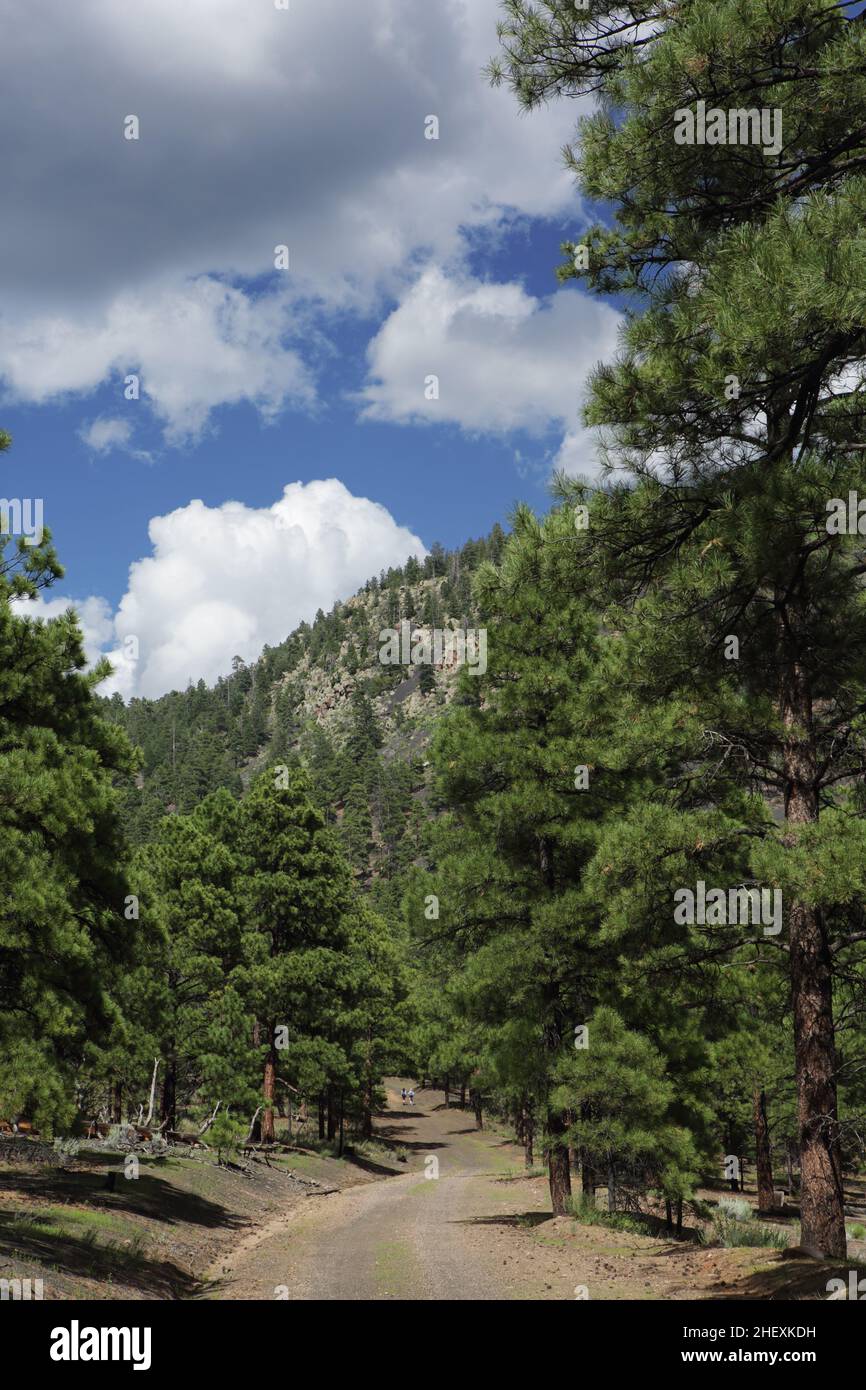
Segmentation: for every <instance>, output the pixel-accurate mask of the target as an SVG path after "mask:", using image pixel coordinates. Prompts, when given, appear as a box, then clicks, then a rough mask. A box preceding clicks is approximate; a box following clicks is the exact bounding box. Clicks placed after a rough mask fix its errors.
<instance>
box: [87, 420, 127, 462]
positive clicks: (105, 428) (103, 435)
mask: <svg viewBox="0 0 866 1390" xmlns="http://www.w3.org/2000/svg"><path fill="white" fill-rule="evenodd" d="M78 437H79V439H80V440H81V442H82V444H86V445H87V447H88V449H92V450H93V452H94V453H95V454H107V453H110V452H111V450H112V449H126V448H127V447H128V445H129V441H130V439H131V438H132V425H131V424H130V423H129V421H128V420H119V419H111V418H110V417H109V416H107V415H100V416H99V417H98V419H96V420H91V422H90V424H89V425H82V427H81V429H80V430H79V431H78Z"/></svg>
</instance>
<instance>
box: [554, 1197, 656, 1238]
mask: <svg viewBox="0 0 866 1390" xmlns="http://www.w3.org/2000/svg"><path fill="white" fill-rule="evenodd" d="M568 1210H569V1215H570V1216H572V1217H573V1218H574V1220H575V1221H579V1222H580V1223H581V1225H583V1226H606V1227H607V1228H608V1230H611V1231H627V1232H629V1234H631V1235H641V1236H645V1235H647V1234H648V1231H647V1225H646V1221H645V1220H644V1219H643V1218H641V1217H639V1216H632V1215H631V1214H630V1213H629V1212H626V1211H603V1210H602V1209H601V1207H597V1206H596V1205H595V1202H594V1201H593V1200H592V1198H590V1197H585V1196H583V1195H581V1196H580V1197H572V1198H571V1199H570V1201H569V1203H568Z"/></svg>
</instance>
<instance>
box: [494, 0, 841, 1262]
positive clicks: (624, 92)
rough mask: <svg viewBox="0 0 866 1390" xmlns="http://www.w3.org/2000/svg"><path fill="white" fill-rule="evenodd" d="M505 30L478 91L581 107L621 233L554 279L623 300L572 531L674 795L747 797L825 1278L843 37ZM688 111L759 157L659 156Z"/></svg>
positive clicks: (583, 16)
mask: <svg viewBox="0 0 866 1390" xmlns="http://www.w3.org/2000/svg"><path fill="white" fill-rule="evenodd" d="M505 8H506V11H507V14H508V16H509V18H508V20H507V21H506V22H505V24H504V26H503V31H502V32H503V39H504V42H505V47H506V55H505V59H504V62H502V63H501V64H498V65H497V64H494V66H493V76H494V79H497V80H498V79H500V78H501V77H502V76H503V75H507V76H508V78H509V80H510V81H511V83H512V85H513V87H514V89H515V90H516V92H517V94H518V96H519V98H520V100H521V101H522V102H523V103H524V104H525V105H527V106H532V105H533V104H535V103H537V102H540V101H542V100H546V99H548V98H549V97H550V96H552V95H554V94H567V95H582V94H586V93H589V92H593V91H596V92H598V93H599V94H600V98H601V100H600V102H599V109H598V111H597V113H596V114H595V115H593V116H592V117H589V118H587V119H586V120H585V121H584V122H583V123H582V145H581V149H580V152H579V153H573V154H572V156H571V159H572V164H573V167H574V169H575V171H576V173H577V174H578V176H579V178H580V181H581V184H582V188H583V190H584V192H585V194H586V195H587V196H588V197H589V198H597V199H605V200H608V201H609V202H611V203H612V204H613V205H614V211H615V221H614V223H613V225H612V226H604V227H602V226H598V227H595V228H591V229H590V230H589V231H588V232H587V233H586V234H585V236H584V237H583V240H582V243H581V246H582V247H583V248H585V250H584V251H583V252H579V249H578V248H575V247H574V246H571V247H570V248H569V257H570V259H569V263H568V266H567V267H566V268H565V269H564V272H563V273H564V275H566V276H570V275H573V274H577V275H582V276H584V277H585V279H586V280H587V281H588V283H589V284H590V285H591V286H592V287H594V288H596V289H598V290H600V291H602V292H627V293H629V294H631V295H632V296H634V298H635V300H636V301H642V303H643V313H641V314H634V315H633V316H632V317H631V318H630V319H629V321H628V324H627V326H626V330H625V335H624V339H623V351H622V354H621V357H620V360H619V361H618V362H616V363H614V364H613V365H609V366H605V367H603V368H602V369H600V370H599V371H598V372H597V373H596V375H595V378H594V380H593V383H592V395H591V400H590V404H589V407H588V411H587V419H588V421H589V422H590V423H592V424H596V425H601V426H604V428H605V430H606V450H607V457H608V458H609V459H610V460H611V461H612V462H615V463H616V464H618V465H619V466H620V467H622V468H623V469H624V470H625V472H626V474H631V476H632V482H634V481H635V480H636V481H637V482H638V483H640V484H641V486H638V487H636V488H634V487H631V486H629V485H628V484H622V485H619V486H615V487H613V488H612V489H611V495H610V501H609V506H608V507H607V508H601V509H599V512H598V513H597V515H596V516H595V518H594V521H593V525H594V527H595V528H596V538H597V541H598V545H599V549H600V551H601V553H602V557H603V567H604V572H605V576H606V581H607V583H608V584H609V585H610V586H611V590H612V592H613V593H614V594H615V595H616V596H617V597H618V598H619V600H620V604H621V608H620V614H621V616H622V630H623V631H624V632H625V631H626V629H627V628H629V629H630V635H629V636H628V638H627V640H629V641H630V643H631V652H632V655H633V660H634V664H635V667H636V669H639V671H640V678H639V681H638V684H639V688H640V692H641V696H642V698H643V700H645V701H646V700H659V699H668V698H671V697H675V696H678V697H680V698H683V699H686V698H688V699H691V700H693V701H698V702H700V708H701V712H702V720H703V723H704V726H705V727H706V728H707V729H712V730H713V731H714V739H715V746H714V747H713V748H712V749H709V748H708V749H707V750H706V756H705V758H704V760H703V766H702V768H701V770H700V772H698V771H697V770H696V772H695V777H697V776H700V775H702V776H703V777H704V778H705V784H706V785H707V786H708V787H709V788H710V790H713V788H712V775H713V774H712V768H713V767H714V766H716V765H717V764H718V758H719V754H720V753H724V752H725V750H727V760H728V762H729V765H730V766H729V771H730V772H731V773H732V774H733V773H736V775H737V778H738V781H739V785H740V787H741V788H742V789H743V791H744V792H746V791H747V790H748V791H757V792H758V793H759V795H760V796H761V797H762V798H763V802H764V807H765V814H764V817H763V822H762V825H761V827H760V829H759V830H758V829H756V827H755V824H754V819H755V818H754V816H750V817H744V821H745V825H744V827H743V828H745V827H746V826H748V829H747V833H749V834H758V835H759V837H760V840H761V845H762V851H763V852H762V853H761V854H756V855H755V856H754V858H755V861H756V862H755V864H754V869H755V874H756V877H758V878H759V881H760V879H763V881H764V882H770V883H773V884H775V885H777V886H780V887H781V889H782V891H783V893H784V896H785V904H786V912H785V916H786V927H787V948H788V960H789V975H790V987H791V998H792V1008H793V1023H794V1049H795V1062H796V1074H797V1086H798V1105H799V1123H800V1149H801V1167H802V1181H803V1190H802V1240H803V1244H804V1246H806V1247H808V1248H810V1249H813V1250H816V1251H820V1252H822V1253H824V1254H825V1255H827V1256H830V1257H843V1256H844V1254H845V1248H846V1241H845V1222H844V1204H843V1193H842V1177H841V1150H840V1135H839V1124H838V1108H837V1057H836V1047H835V1038H834V1021H833V973H834V964H835V960H836V958H837V956H838V953H839V952H843V953H847V952H848V951H849V950H850V949H851V946H852V945H853V944H854V942H855V939H856V937H857V933H856V932H852V930H851V922H852V914H851V912H850V908H849V905H850V903H851V901H852V898H856V897H857V896H858V894H859V874H858V873H857V872H856V871H854V872H849V874H848V875H847V876H846V875H844V874H842V875H832V874H830V875H829V876H830V877H831V878H834V880H835V881H834V882H833V883H832V884H831V883H830V882H828V881H826V880H827V878H828V865H827V862H826V860H827V855H828V854H829V853H830V851H829V844H830V841H831V839H832V838H834V837H837V836H838V835H840V834H843V833H844V835H845V839H846V843H847V846H848V849H847V853H848V855H849V859H848V863H849V864H856V862H857V859H856V856H857V855H858V854H859V849H858V845H859V841H860V838H861V836H862V829H861V825H860V823H859V822H858V820H857V814H858V812H859V806H858V804H857V793H856V788H857V783H858V779H859V778H861V777H862V775H863V773H864V771H866V765H864V745H863V742H862V736H861V730H860V721H861V716H862V711H863V709H864V703H866V702H864V689H866V627H864V617H866V613H864V605H863V602H862V574H863V572H864V552H863V546H862V541H861V539H860V537H859V534H855V535H853V536H846V535H837V534H833V533H832V532H831V531H830V530H829V529H828V526H827V515H828V504H829V503H831V502H832V499H833V498H845V497H847V495H848V491H849V489H856V486H857V482H858V478H859V473H860V453H861V450H862V447H863V446H862V432H863V423H864V405H863V400H864V397H863V391H862V382H861V380H860V374H859V369H858V368H857V367H856V366H855V365H854V364H856V363H858V362H861V361H862V360H863V357H864V349H866V330H864V322H866V317H864V304H866V261H864V257H863V254H862V252H863V242H862V226H863V217H864V211H866V191H864V190H866V185H864V182H863V179H862V174H861V169H862V165H863V156H864V146H866V129H864V124H863V119H862V111H863V100H864V96H866V57H864V47H863V45H864V37H863V26H862V23H860V22H859V16H856V15H852V14H850V13H849V12H848V11H847V9H846V7H844V6H841V7H837V8H836V9H834V10H831V11H827V10H826V9H825V8H823V7H821V6H818V5H815V4H814V3H803V0H782V3H781V4H778V3H776V0H750V3H749V4H748V5H743V4H740V3H737V0H729V3H725V4H718V3H715V0H713V3H710V0H690V3H687V4H685V5H680V6H677V7H675V8H674V9H669V10H662V9H659V10H655V9H650V10H648V11H647V10H641V11H633V12H631V13H630V14H627V15H626V16H625V18H623V17H622V16H621V12H620V11H619V10H616V9H614V8H613V7H611V8H610V9H608V7H606V6H605V7H601V8H600V7H598V6H595V5H593V6H591V7H590V9H588V10H586V11H582V10H575V9H574V7H572V6H566V5H561V4H559V3H555V4H554V3H551V4H549V5H546V6H545V12H544V14H543V15H542V14H540V13H539V12H538V11H537V10H536V9H535V7H534V6H532V5H529V4H527V3H524V0H509V3H508V4H507V5H506V7H505ZM649 20H651V21H652V32H651V33H648V32H646V29H645V26H646V24H647V21H649ZM699 101H702V102H705V103H706V107H707V108H712V109H721V110H722V111H723V112H724V111H726V110H730V109H734V110H735V113H736V111H743V112H744V113H746V112H747V111H748V110H749V109H751V108H755V109H757V110H760V109H765V110H766V111H767V112H768V113H769V114H770V115H771V116H773V113H778V117H776V116H773V119H774V121H775V122H776V125H777V126H778V125H779V122H780V131H779V139H778V141H774V142H773V143H772V144H771V143H770V142H769V141H765V142H763V143H761V142H760V141H755V140H752V141H747V142H745V143H744V142H743V141H742V140H734V141H733V142H721V143H717V144H711V143H706V144H704V143H701V142H699V141H695V140H688V139H686V140H683V139H680V138H678V136H677V132H678V130H679V131H680V132H681V133H682V132H683V131H684V130H685V131H687V124H686V120H687V117H688V115H689V113H691V114H694V112H695V110H696V107H697V103H698V102H699ZM614 109H616V111H617V115H616V116H614V114H613V113H614ZM684 113H685V114H684ZM765 146H766V147H765ZM612 621H619V618H617V619H612ZM732 638H733V639H736V643H737V644H738V655H737V656H736V657H735V656H733V652H734V651H735V650H736V648H735V647H734V646H733V645H732V643H731V640H730V639H732ZM732 660H733V661H735V662H736V664H735V665H734V666H732V665H731V664H730V663H731V661H732ZM849 789H854V790H853V792H852V790H849ZM724 797H728V798H729V788H728V787H726V788H725V789H724ZM777 809H778V810H780V811H781V813H782V815H783V816H784V821H783V823H782V824H781V825H780V826H778V827H776V826H775V825H774V824H773V814H774V812H775V811H776V810H777ZM804 856H805V857H806V859H807V860H808V861H810V862H811V864H813V865H815V866H816V872H815V873H814V875H813V874H812V873H810V872H809V871H808V869H804V865H803V859H804ZM822 878H823V879H824V880H825V882H823V883H820V886H819V883H816V879H817V880H820V879H822ZM807 880H808V882H807ZM840 880H841V881H840ZM831 926H832V929H833V930H834V931H838V935H837V936H836V938H835V941H834V940H833V939H832V937H831Z"/></svg>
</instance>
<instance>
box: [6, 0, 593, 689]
mask: <svg viewBox="0 0 866 1390" xmlns="http://www.w3.org/2000/svg"><path fill="white" fill-rule="evenodd" d="M40 11H41V12H42V13H41V14H40V13H39V12H40ZM497 14H498V6H497V4H496V0H433V2H432V3H431V4H429V5H414V4H407V3H406V0H368V3H367V4H365V6H363V7H358V6H357V5H356V4H354V3H353V0H292V6H291V12H290V13H288V14H287V13H285V12H277V11H276V10H275V7H274V6H273V3H272V0H188V3H186V4H185V5H183V6H178V5H177V4H176V3H175V0H140V3H138V4H137V5H136V6H134V7H127V6H118V5H117V4H115V3H110V2H109V0H78V3H77V4H76V6H74V7H69V6H58V5H57V4H55V3H54V2H53V0H26V2H25V0H7V4H6V7H5V13H4V48H5V52H6V65H5V66H6V71H7V74H8V77H7V78H6V79H4V84H3V89H2V92H0V108H2V109H0V157H2V159H3V163H4V169H5V170H7V171H8V173H7V177H6V182H5V186H4V223H5V226H4V232H3V239H4V246H3V255H2V257H0V305H2V311H0V391H2V425H3V427H4V428H6V429H8V430H9V431H10V432H11V433H12V435H13V437H14V447H13V450H12V452H11V454H9V455H8V456H7V457H6V459H5V460H4V461H3V463H2V465H0V466H2V469H3V473H2V480H0V482H2V485H0V494H2V495H5V496H7V497H22V498H34V497H35V498H42V499H43V504H44V514H45V521H46V524H48V525H49V526H50V527H51V529H52V532H53V535H54V538H55V541H56V544H57V547H58V550H59V553H60V557H61V560H62V562H63V563H64V565H65V567H66V577H65V579H64V580H63V581H61V583H60V585H59V586H58V587H57V591H56V592H55V593H53V594H52V596H51V597H50V601H49V602H48V603H47V604H43V605H40V611H45V612H46V613H49V614H50V613H51V612H56V611H58V608H62V607H63V606H64V605H65V604H66V603H68V602H73V603H74V604H75V605H76V606H77V607H78V608H79V610H80V613H81V618H82V624H83V627H84V630H85V636H86V639H87V645H88V651H89V653H90V654H91V655H95V654H96V653H97V651H103V652H106V653H108V654H109V655H113V654H115V653H117V652H118V651H119V650H120V649H121V648H122V647H123V644H124V643H126V644H127V645H128V639H129V638H130V637H131V636H134V637H135V639H136V642H135V645H136V646H137V647H138V648H139V650H140V655H139V657H138V659H137V661H136V662H135V663H134V664H130V663H128V662H127V663H119V669H118V675H117V678H116V680H115V682H114V683H113V686H112V688H115V689H119V690H120V691H121V693H122V694H124V695H125V696H128V695H132V694H145V695H151V696H152V695H157V694H160V693H162V691H163V690H165V689H169V688H173V687H175V686H179V685H180V686H182V685H183V684H185V682H186V680H187V679H189V678H193V679H196V678H198V677H199V676H204V678H205V679H207V680H212V679H215V677H216V676H217V675H218V674H219V673H220V672H221V671H223V670H225V669H227V667H228V664H229V662H230V660H231V656H232V655H233V654H234V653H235V651H237V652H239V653H240V654H241V655H243V656H244V657H245V658H246V659H252V658H253V657H254V656H255V655H256V654H257V652H258V651H259V650H260V649H261V646H262V644H263V642H265V641H268V642H274V641H279V640H280V639H281V638H282V637H284V636H285V635H286V634H287V633H288V631H290V630H291V628H292V627H293V626H295V624H296V623H297V622H298V621H299V620H300V619H301V618H302V617H310V616H312V614H313V613H314V612H315V610H316V608H317V607H319V606H320V605H321V606H323V607H329V606H330V604H331V603H333V601H334V600H335V599H336V598H339V597H345V596H347V595H348V594H349V593H350V592H352V591H353V590H354V589H355V588H357V587H358V585H359V584H361V583H362V582H363V581H364V579H365V578H367V577H368V575H369V574H371V573H375V572H377V571H378V570H379V569H380V568H382V567H387V566H388V565H389V564H396V563H400V562H402V560H403V559H405V558H406V554H407V553H408V552H409V551H410V550H419V549H421V548H423V547H424V546H429V545H430V544H431V543H432V542H433V541H434V540H441V541H442V542H443V543H444V544H445V545H446V546H459V545H460V544H462V542H463V541H464V540H465V539H467V538H468V537H469V536H471V535H479V534H483V533H485V532H486V531H488V530H489V529H490V527H491V526H492V524H493V523H494V522H495V521H497V520H504V518H505V517H506V515H507V513H508V511H509V509H510V508H511V506H512V505H513V503H514V502H515V501H516V500H517V499H525V500H527V501H529V502H530V503H531V504H532V505H534V506H536V507H538V508H543V507H544V506H546V505H547V502H548V495H547V484H548V480H549V476H550V473H551V470H552V468H553V466H554V464H558V465H563V466H565V467H567V468H569V469H571V470H572V471H580V472H585V471H588V470H590V469H591V468H592V466H593V458H594V452H593V444H592V440H591V439H590V437H589V436H588V435H587V434H586V432H585V431H583V429H582V427H581V424H580V402H581V396H582V390H583V383H584V381H585V378H586V374H587V372H588V371H589V370H590V368H591V367H592V365H593V364H594V363H595V362H596V361H597V360H599V358H604V357H609V356H610V354H611V352H612V351H613V350H614V347H615V342H616V333H617V328H618V317H617V314H616V311H615V310H614V309H613V308H611V307H609V306H603V305H600V304H599V303H598V302H596V301H592V300H590V299H589V298H588V297H587V296H585V295H583V294H582V293H580V292H579V291H577V290H576V289H575V288H574V287H573V286H569V287H567V288H561V287H558V285H557V282H556V278H555V267H556V264H557V262H558V261H559V259H560V253H559V244H560V242H561V241H562V240H563V239H566V238H572V237H575V238H576V237H578V236H579V234H580V230H581V228H582V227H583V226H584V225H585V223H586V220H587V218H586V215H585V212H584V210H583V209H582V207H581V205H580V201H579V198H578V195H577V193H576V191H575V190H574V187H573V185H572V182H571V178H570V176H569V175H568V174H567V172H566V171H565V170H564V168H563V166H562V161H561V157H560V153H559V152H560V149H561V147H562V144H563V143H564V142H565V141H566V140H567V139H569V138H571V136H572V135H573V131H574V124H575V120H576V117H577V115H578V110H577V108H576V106H575V104H574V103H572V104H570V105H569V104H567V103H560V104H558V105H557V106H556V107H551V108H548V109H546V110H544V111H542V112H540V113H539V114H538V115H537V116H532V117H528V118H527V117H526V116H522V115H521V114H520V113H519V112H518V111H517V109H516V104H515V102H514V99H513V97H512V96H511V95H510V93H508V92H507V91H505V90H499V91H495V92H494V91H492V90H491V89H490V88H489V86H488V85H487V83H486V82H485V80H484V78H483V76H482V75H481V67H482V64H483V63H484V62H485V61H486V59H487V58H488V57H489V56H490V55H491V54H492V53H493V51H494V49H495V47H496V37H495V22H496V18H497ZM40 21H42V25H43V26H44V27H41V26H40ZM37 33H38V34H39V35H40V39H39V42H38V43H36V42H35V41H34V35H35V34H37ZM45 92H51V93H52V100H51V101H50V102H46V101H44V100H43V99H42V97H40V96H39V95H38V94H40V93H43V94H44V93H45ZM431 113H434V114H435V115H436V117H437V120H438V121H439V132H438V134H439V138H438V139H437V140H429V139H426V138H425V135H426V131H427V128H428V117H429V115H430V114H431ZM130 114H134V115H135V116H136V118H137V121H138V130H137V131H136V134H137V136H138V138H137V139H134V140H129V139H126V138H125V135H126V132H127V129H128V128H129V127H128V117H129V115H130ZM7 209H8V210H9V212H8V216H7V214H6V210H7ZM281 244H285V245H287V246H288V247H289V252H290V264H289V267H288V269H287V270H275V269H274V253H275V248H276V247H277V246H278V245H281ZM129 373H135V374H136V375H137V376H138V378H139V380H140V398H139V399H138V400H136V401H129V400H126V399H125V398H124V381H125V379H126V377H127V375H128V374H129ZM431 374H435V375H436V376H437V377H438V380H439V396H438V399H434V400H429V399H427V396H426V395H425V389H424V387H425V382H426V381H427V380H428V378H429V376H430V375H431ZM330 479H334V480H337V483H336V484H333V485H331V486H329V487H326V486H324V480H330ZM297 484H301V485H302V486H301V487H297V486H295V485H297ZM287 487H288V488H289V492H288V493H286V492H285V489H286V488H287ZM196 499H200V502H201V503H202V504H203V505H202V506H200V507H199V506H196V505H195V500H196ZM231 502H234V503H239V504H241V505H240V506H239V507H227V506H226V504H228V503H231Z"/></svg>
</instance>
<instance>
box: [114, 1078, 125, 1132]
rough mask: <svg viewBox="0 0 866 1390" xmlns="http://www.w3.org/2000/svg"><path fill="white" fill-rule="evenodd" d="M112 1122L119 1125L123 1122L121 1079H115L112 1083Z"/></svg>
mask: <svg viewBox="0 0 866 1390" xmlns="http://www.w3.org/2000/svg"><path fill="white" fill-rule="evenodd" d="M114 1123H115V1124H116V1125H119V1124H122V1123H123V1082H122V1081H115V1083H114Z"/></svg>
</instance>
